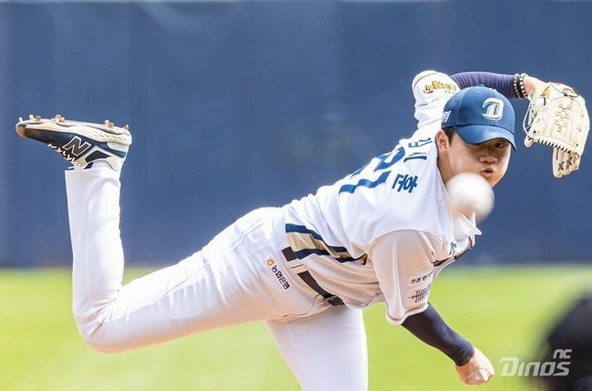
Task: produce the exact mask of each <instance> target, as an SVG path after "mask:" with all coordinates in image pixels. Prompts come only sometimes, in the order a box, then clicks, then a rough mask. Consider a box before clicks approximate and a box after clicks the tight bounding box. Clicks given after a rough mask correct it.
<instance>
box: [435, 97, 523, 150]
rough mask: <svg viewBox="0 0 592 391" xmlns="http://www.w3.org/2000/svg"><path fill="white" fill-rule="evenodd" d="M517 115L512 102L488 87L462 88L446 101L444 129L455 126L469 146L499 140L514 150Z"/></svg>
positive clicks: (443, 119)
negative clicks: (506, 142)
mask: <svg viewBox="0 0 592 391" xmlns="http://www.w3.org/2000/svg"><path fill="white" fill-rule="evenodd" d="M515 119H516V116H515V114H514V108H513V107H512V104H511V103H510V101H509V100H508V99H507V98H506V97H505V96H503V95H502V94H500V93H499V92H497V91H496V90H493V89H491V88H488V87H484V86H475V87H468V88H464V89H462V90H461V91H460V92H458V93H456V94H455V95H454V96H453V97H452V98H450V99H449V100H448V102H446V105H445V106H444V112H443V114H442V129H445V128H450V127H453V128H454V129H455V130H456V133H458V135H459V136H460V138H462V139H463V141H464V142H466V143H468V144H481V143H483V142H485V141H489V140H492V139H496V138H502V139H504V140H508V141H509V142H510V143H511V144H512V147H513V148H514V149H516V144H515V142H514V126H515Z"/></svg>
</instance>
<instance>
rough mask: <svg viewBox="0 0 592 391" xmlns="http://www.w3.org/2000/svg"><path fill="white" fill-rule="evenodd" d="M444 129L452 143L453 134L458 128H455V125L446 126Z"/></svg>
mask: <svg viewBox="0 0 592 391" xmlns="http://www.w3.org/2000/svg"><path fill="white" fill-rule="evenodd" d="M442 130H443V131H444V134H445V135H446V137H448V142H449V143H451V142H452V136H454V133H456V130H455V129H454V127H452V126H451V127H449V128H444V129H442Z"/></svg>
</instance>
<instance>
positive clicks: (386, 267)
mask: <svg viewBox="0 0 592 391" xmlns="http://www.w3.org/2000/svg"><path fill="white" fill-rule="evenodd" d="M441 247H442V245H441V243H440V242H439V241H438V240H436V239H435V238H434V237H433V236H432V235H429V234H426V233H423V232H418V231H397V232H390V233H388V234H386V235H384V236H382V237H380V238H379V239H377V240H376V241H375V242H374V243H373V244H372V245H371V246H370V248H369V251H368V256H369V258H370V260H371V261H372V263H373V266H374V270H375V273H376V277H377V279H378V283H379V286H380V289H381V291H382V293H383V295H384V299H385V302H386V306H387V313H386V317H387V321H388V322H389V323H391V324H394V325H399V324H401V323H402V322H403V321H404V320H405V319H406V318H407V317H408V316H410V315H413V314H417V313H419V312H422V311H424V310H425V309H426V308H427V307H428V297H429V295H430V289H431V286H432V282H433V279H434V273H433V272H434V267H433V262H434V261H435V260H436V259H437V257H439V256H440V255H441V254H442V251H443V249H442V248H441Z"/></svg>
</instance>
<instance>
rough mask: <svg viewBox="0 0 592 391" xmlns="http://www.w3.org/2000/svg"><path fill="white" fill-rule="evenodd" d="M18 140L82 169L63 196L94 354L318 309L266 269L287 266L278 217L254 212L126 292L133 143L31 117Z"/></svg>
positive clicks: (79, 305) (77, 303) (97, 129)
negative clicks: (278, 240)
mask: <svg viewBox="0 0 592 391" xmlns="http://www.w3.org/2000/svg"><path fill="white" fill-rule="evenodd" d="M17 132H18V133H19V135H21V136H23V137H26V138H31V139H34V140H37V141H41V142H43V143H45V144H47V145H49V146H50V147H51V148H53V149H54V150H56V151H57V152H59V153H60V154H61V155H63V156H64V157H65V158H66V159H67V160H69V161H71V162H73V163H74V164H75V165H76V166H77V167H78V168H86V169H83V170H69V171H67V173H66V190H67V196H68V212H69V221H70V233H71V240H72V249H73V256H74V266H73V296H74V297H73V308H74V314H75V318H76V320H77V324H78V327H79V330H80V332H81V334H82V336H83V337H84V339H85V340H86V341H87V342H88V343H89V344H91V345H92V346H94V347H95V348H97V349H99V350H103V351H121V350H127V349H132V348H137V347H141V346H146V345H150V344H155V343H158V342H163V341H166V340H170V339H173V338H177V337H180V336H183V335H187V334H190V333H194V332H198V331H204V330H208V329H211V328H215V327H220V326H228V325H232V324H236V323H243V322H248V321H253V320H259V319H268V318H275V317H278V318H279V317H282V316H284V315H286V314H303V313H308V312H309V311H310V310H311V308H312V307H313V305H314V294H312V293H310V292H309V291H308V290H307V291H304V290H301V289H299V288H297V287H293V288H292V289H286V287H285V286H283V285H282V284H280V282H279V281H278V280H277V271H275V270H274V271H272V270H270V265H271V264H273V265H274V267H275V266H277V267H278V268H280V269H281V268H282V267H283V266H282V265H281V264H279V263H277V264H275V263H273V262H271V261H270V260H273V259H281V258H280V257H281V253H279V252H278V250H277V248H276V246H275V245H274V243H275V242H274V240H273V234H272V231H273V230H272V218H273V216H274V212H275V210H274V209H265V210H258V211H255V212H253V213H250V214H248V215H247V216H245V217H243V218H241V219H239V220H238V221H237V222H235V223H234V224H232V225H231V226H230V227H228V228H227V229H226V230H224V231H223V232H222V233H220V234H219V235H217V236H216V237H215V238H214V239H213V240H212V241H211V242H210V243H209V244H208V245H207V246H206V247H205V248H204V249H203V250H202V251H200V252H198V253H196V254H193V255H192V256H190V257H189V258H187V259H186V260H184V261H182V262H180V263H178V264H176V265H174V266H171V267H168V268H165V269H162V270H159V271H156V272H154V273H151V274H149V275H148V276H145V277H142V278H139V279H137V280H135V281H133V282H131V283H129V284H127V285H125V286H122V277H123V268H124V256H123V248H122V243H121V239H120V233H119V196H120V182H119V175H120V173H119V169H120V168H121V165H122V163H123V160H124V158H125V155H126V152H127V148H128V146H129V144H130V143H131V137H130V136H129V132H127V129H123V128H117V127H113V126H112V124H110V125H109V124H106V125H102V124H93V123H81V122H75V121H66V120H64V119H63V118H61V117H59V118H54V119H51V120H45V119H41V118H36V117H32V118H30V119H29V120H27V121H21V122H19V124H17ZM90 163H93V164H94V166H93V167H92V168H90ZM163 229H166V227H163ZM270 262H271V263H270ZM283 274H284V275H287V272H286V271H285V270H284V271H283Z"/></svg>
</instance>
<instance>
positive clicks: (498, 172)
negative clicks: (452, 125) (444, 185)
mask: <svg viewBox="0 0 592 391" xmlns="http://www.w3.org/2000/svg"><path fill="white" fill-rule="evenodd" d="M442 136H444V140H442V139H438V146H439V152H440V160H441V162H440V165H441V166H440V171H441V173H442V179H443V180H444V182H446V181H448V179H450V178H452V176H454V175H456V174H460V173H461V172H472V173H476V174H479V175H481V176H482V177H483V178H485V180H486V181H487V182H488V183H489V184H490V185H491V187H493V186H495V185H496V184H497V183H498V182H499V181H500V180H501V179H502V178H503V176H504V175H505V173H506V171H507V169H508V163H509V162H510V155H511V150H512V145H511V144H510V143H509V142H508V141H507V140H504V139H501V138H498V139H493V140H489V141H486V142H484V143H481V144H475V145H473V144H468V143H465V142H464V141H463V140H462V139H461V138H460V136H459V135H458V134H456V133H455V134H454V135H453V136H452V140H451V141H450V142H448V138H447V137H446V135H444V132H442ZM442 143H445V144H446V145H441V144H442Z"/></svg>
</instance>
